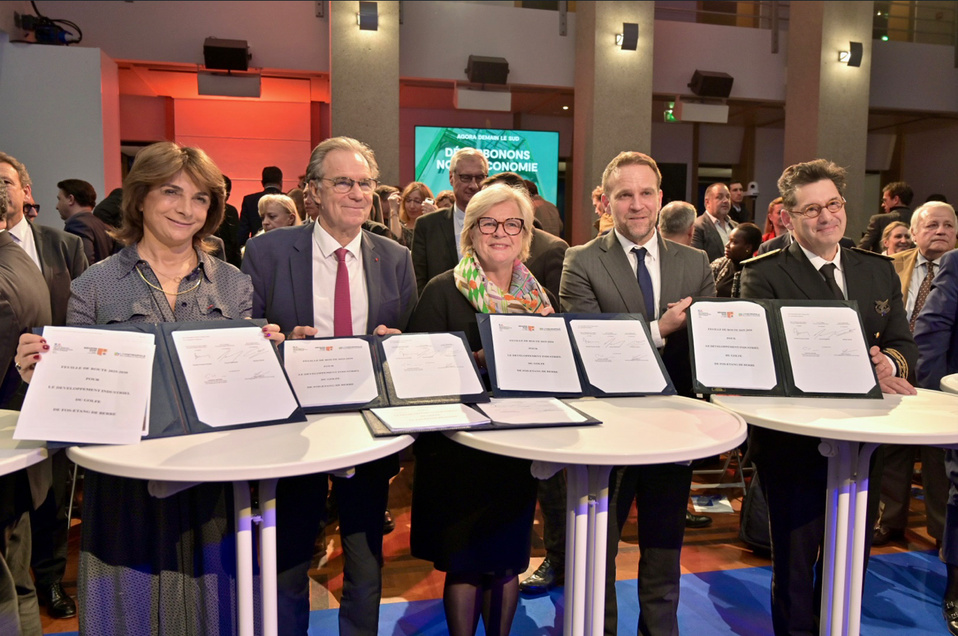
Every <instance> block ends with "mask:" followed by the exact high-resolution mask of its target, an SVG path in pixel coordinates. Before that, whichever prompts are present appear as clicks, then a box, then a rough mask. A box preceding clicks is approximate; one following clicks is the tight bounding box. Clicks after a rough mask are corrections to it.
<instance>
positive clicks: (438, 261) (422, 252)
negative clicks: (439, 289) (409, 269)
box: [412, 208, 459, 294]
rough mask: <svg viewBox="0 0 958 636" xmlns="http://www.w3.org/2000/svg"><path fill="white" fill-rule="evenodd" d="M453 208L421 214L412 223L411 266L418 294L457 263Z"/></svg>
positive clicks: (457, 238)
mask: <svg viewBox="0 0 958 636" xmlns="http://www.w3.org/2000/svg"><path fill="white" fill-rule="evenodd" d="M452 211H453V208H443V209H442V210H436V211H435V212H433V213H432V214H424V215H422V216H421V217H419V220H418V221H416V233H415V235H414V236H413V241H412V264H413V268H415V270H416V287H417V288H418V289H419V293H420V294H421V293H422V290H423V289H425V287H426V283H428V282H429V281H430V279H432V278H433V277H435V276H438V275H439V274H442V273H443V272H444V271H446V270H447V269H452V268H453V267H455V266H456V265H457V264H458V263H459V256H458V255H457V252H456V242H457V241H458V240H459V237H457V236H455V235H454V234H455V223H454V222H453V220H452Z"/></svg>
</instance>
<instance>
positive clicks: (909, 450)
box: [881, 444, 948, 541]
mask: <svg viewBox="0 0 958 636" xmlns="http://www.w3.org/2000/svg"><path fill="white" fill-rule="evenodd" d="M916 453H917V455H918V457H919V459H920V460H921V483H922V486H923V487H924V492H925V513H926V516H927V528H928V534H929V535H931V538H933V539H935V540H938V541H941V537H942V532H943V531H944V528H945V504H946V502H947V501H948V477H947V476H946V475H945V449H943V448H938V447H936V446H910V445H900V444H889V445H886V446H885V470H884V471H883V472H882V477H881V501H882V504H883V506H884V507H883V508H882V512H881V523H882V525H884V526H887V527H888V528H891V529H892V530H904V529H905V528H906V527H907V526H908V504H909V502H910V501H911V476H912V473H913V472H914V470H915V455H916Z"/></svg>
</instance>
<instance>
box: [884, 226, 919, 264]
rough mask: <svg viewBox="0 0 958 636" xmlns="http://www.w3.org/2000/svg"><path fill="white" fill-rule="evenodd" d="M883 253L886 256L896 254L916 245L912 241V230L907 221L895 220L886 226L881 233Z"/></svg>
mask: <svg viewBox="0 0 958 636" xmlns="http://www.w3.org/2000/svg"><path fill="white" fill-rule="evenodd" d="M881 246H882V254H884V255H885V256H894V255H895V254H897V253H898V252H904V251H905V250H910V249H911V248H913V247H915V244H914V243H912V242H911V232H910V231H909V229H908V225H907V224H906V223H902V222H901V221H893V222H891V223H889V224H888V225H887V226H886V227H885V231H884V232H882V233H881Z"/></svg>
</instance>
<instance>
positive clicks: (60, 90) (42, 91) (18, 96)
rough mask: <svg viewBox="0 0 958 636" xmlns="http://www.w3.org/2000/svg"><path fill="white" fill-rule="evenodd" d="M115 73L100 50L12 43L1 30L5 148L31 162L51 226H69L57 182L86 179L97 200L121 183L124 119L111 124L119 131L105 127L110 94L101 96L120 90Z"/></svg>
mask: <svg viewBox="0 0 958 636" xmlns="http://www.w3.org/2000/svg"><path fill="white" fill-rule="evenodd" d="M51 69H56V73H55V74H51ZM104 76H105V77H104ZM115 76H116V65H115V63H113V62H112V61H111V60H110V59H109V58H107V57H106V56H101V53H100V51H99V50H97V49H84V48H72V47H71V48H67V47H60V46H37V45H31V44H12V43H10V42H9V39H8V36H7V35H6V34H0V113H2V114H3V115H2V117H3V127H2V128H3V138H2V139H0V150H2V151H4V152H6V153H8V154H10V155H13V156H14V157H16V158H17V159H19V160H20V161H22V162H23V163H24V165H26V167H27V170H28V171H29V173H30V178H31V180H32V181H33V197H34V199H35V200H36V202H37V203H39V204H40V207H41V212H40V217H39V221H40V222H41V223H43V224H45V225H50V226H53V227H62V224H63V222H62V221H61V220H60V217H59V215H57V213H56V210H55V206H56V196H57V187H56V184H57V182H58V181H61V180H63V179H83V180H84V181H88V182H89V183H91V184H92V185H93V187H94V188H95V189H96V191H97V195H98V197H102V196H105V194H107V193H108V192H109V191H108V190H107V185H109V187H111V188H112V187H115V186H116V185H118V183H117V181H118V177H119V174H118V168H119V154H120V146H119V124H118V119H117V120H115V121H113V122H112V123H111V126H112V125H116V134H115V135H114V133H113V132H112V131H111V130H106V129H105V127H104V110H103V107H104V102H105V101H106V102H107V103H108V104H109V102H110V101H111V98H110V96H109V95H107V96H104V95H103V94H102V90H103V89H104V88H107V89H108V90H110V87H111V86H112V87H113V89H115V86H116V80H115ZM111 78H112V79H111ZM112 99H113V100H116V101H117V103H118V98H116V97H113V98H112ZM108 108H109V106H108ZM116 108H117V109H118V108H119V107H118V106H117V107H116ZM111 117H115V111H114V114H113V115H111ZM112 138H115V146H114V147H112V148H109V149H108V151H107V152H108V153H109V154H111V155H112V157H113V158H115V161H111V180H110V182H109V184H108V183H107V181H106V179H105V177H106V171H105V168H104V156H105V152H104V143H105V140H110V139H112ZM111 143H113V142H112V141H111ZM114 167H115V168H116V169H117V173H116V174H115V176H114V175H113V174H112V170H113V168H114Z"/></svg>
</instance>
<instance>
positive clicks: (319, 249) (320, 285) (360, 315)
mask: <svg viewBox="0 0 958 636" xmlns="http://www.w3.org/2000/svg"><path fill="white" fill-rule="evenodd" d="M362 238H363V233H362V231H360V232H359V234H357V235H356V238H354V239H353V240H352V241H350V242H349V244H348V245H346V246H345V247H346V250H347V251H348V252H349V253H348V254H347V255H346V269H347V271H348V272H349V304H350V311H351V318H352V322H353V334H354V335H357V336H358V335H363V334H365V333H366V321H367V320H368V318H369V296H368V294H367V292H366V277H365V276H364V275H363V251H362V249H361V247H360V246H361V244H362ZM340 247H343V246H342V245H340V244H339V241H337V240H336V239H334V238H333V237H332V236H330V235H329V233H328V232H327V231H326V230H324V229H323V228H322V226H321V225H320V224H319V223H314V224H313V326H314V327H316V329H318V330H319V331H318V332H317V333H316V337H317V338H326V337H330V336H332V335H334V330H333V303H334V301H335V299H336V273H337V272H338V271H339V259H338V258H336V250H338V249H339V248H340Z"/></svg>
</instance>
